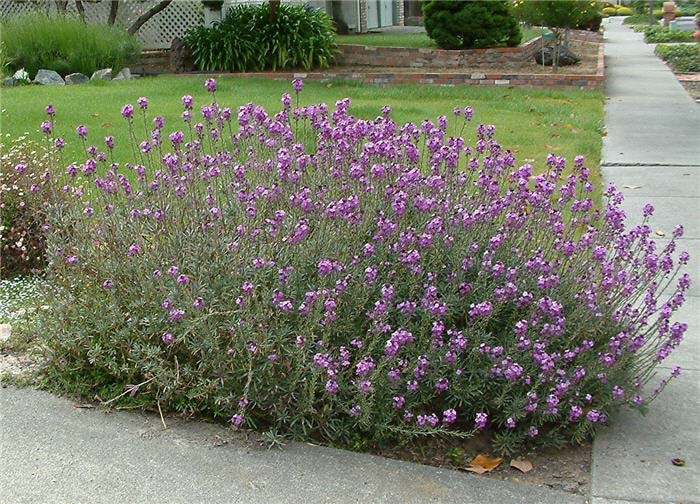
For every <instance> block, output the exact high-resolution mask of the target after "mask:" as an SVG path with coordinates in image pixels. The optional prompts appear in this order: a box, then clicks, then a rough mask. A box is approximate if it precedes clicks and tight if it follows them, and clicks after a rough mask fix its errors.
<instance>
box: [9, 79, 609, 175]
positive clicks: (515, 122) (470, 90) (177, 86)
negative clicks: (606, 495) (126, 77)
mask: <svg viewBox="0 0 700 504" xmlns="http://www.w3.org/2000/svg"><path fill="white" fill-rule="evenodd" d="M203 81H204V77H203V76H194V77H189V76H188V77H176V76H161V77H151V78H144V79H139V80H135V81H126V82H111V83H93V84H86V85H82V86H44V87H41V86H23V87H15V88H3V89H2V94H1V95H0V101H1V103H2V104H1V106H0V108H2V114H0V131H1V132H2V137H3V138H5V137H6V135H10V136H12V137H16V136H18V135H21V134H23V133H25V132H26V133H29V134H30V135H32V136H33V137H35V138H37V139H38V138H40V134H39V132H38V129H39V125H40V123H41V121H42V120H44V119H45V118H46V116H45V114H44V106H45V105H46V104H48V103H50V104H52V105H53V106H54V107H55V109H56V112H57V115H56V120H55V129H56V134H58V135H60V136H63V137H65V139H66V141H67V146H66V150H65V152H64V154H65V155H64V162H65V163H66V164H67V163H68V162H71V161H78V160H80V159H81V152H82V151H81V149H82V147H81V144H80V142H79V141H78V138H77V136H76V135H75V128H76V126H77V125H79V124H85V125H87V127H88V141H89V142H93V143H97V144H99V145H100V146H101V147H102V139H103V138H104V136H106V135H114V136H115V138H116V148H115V154H116V157H117V160H119V161H122V162H127V161H131V160H132V154H131V150H130V147H129V146H128V144H127V139H128V129H127V125H126V121H125V120H124V119H122V117H121V116H120V108H121V106H122V105H123V104H125V103H132V104H134V107H135V108H137V110H138V107H136V99H137V98H138V97H139V96H146V97H148V98H149V100H150V105H149V108H148V117H149V124H150V118H152V117H154V116H155V115H163V116H164V117H165V118H166V127H165V130H166V132H168V133H169V132H171V131H174V130H176V129H185V128H184V125H183V123H182V122H181V121H180V119H179V116H180V113H181V111H182V106H181V104H180V97H181V96H182V95H185V94H191V95H192V96H194V98H195V108H197V106H199V105H202V104H204V103H206V100H207V99H208V96H207V93H206V91H205V89H204V86H203ZM218 86H219V91H218V92H217V100H218V101H219V103H221V104H222V105H223V106H230V107H232V108H234V110H235V108H236V107H238V106H240V105H241V104H244V103H247V102H250V101H252V102H256V103H259V104H261V105H264V106H265V107H268V109H269V110H272V111H277V110H279V108H278V107H280V102H279V97H280V95H281V93H283V92H291V91H292V90H291V86H290V84H289V83H288V82H283V81H272V80H265V79H248V78H233V77H224V78H220V79H218ZM343 97H350V98H351V99H352V106H351V112H352V113H353V114H355V115H357V116H361V117H365V118H374V117H377V115H379V114H380V112H381V108H382V106H383V105H391V106H392V108H393V111H394V113H393V117H394V118H395V120H396V121H399V122H406V121H413V122H416V123H419V122H420V121H421V120H423V119H425V118H433V119H435V118H436V117H437V116H439V115H441V114H445V115H447V116H448V117H452V110H453V109H454V107H458V106H459V107H465V106H471V107H473V108H474V111H475V114H474V124H478V123H480V122H481V123H485V124H494V125H495V126H496V128H497V129H496V131H497V137H498V139H499V141H500V142H501V144H502V145H503V146H504V147H505V148H509V149H512V150H513V151H514V152H515V153H516V157H517V160H518V162H520V163H524V162H526V161H527V162H534V163H535V164H536V166H541V165H542V164H543V161H544V159H545V157H546V155H547V153H548V152H553V153H555V154H558V155H564V156H566V157H567V158H573V156H575V155H576V154H583V155H585V156H586V157H587V159H588V160H589V164H590V166H591V167H595V168H597V166H598V164H599V161H600V150H601V142H602V138H601V132H602V129H603V95H602V93H601V92H598V91H578V90H571V91H564V90H536V89H508V88H502V87H481V86H480V87H470V86H463V87H435V86H425V85H401V86H393V87H377V86H370V85H361V84H357V83H333V84H324V83H318V82H310V81H309V82H307V83H306V84H305V87H304V91H303V92H302V102H303V103H313V102H320V101H323V102H326V103H328V104H329V105H330V106H332V105H333V104H334V103H335V102H336V100H338V99H340V98H343ZM136 117H137V118H138V119H139V120H138V121H137V122H136V124H137V125H138V126H139V128H138V132H139V135H141V133H142V131H143V124H142V121H141V119H140V117H139V114H138V113H137V116H136ZM458 123H459V124H461V119H460V121H458ZM454 132H455V129H450V133H451V134H452V133H454ZM465 135H466V138H467V139H468V141H470V142H473V141H474V137H475V134H474V129H473V128H471V129H468V130H466V132H465ZM83 159H84V158H83ZM595 172H597V170H595Z"/></svg>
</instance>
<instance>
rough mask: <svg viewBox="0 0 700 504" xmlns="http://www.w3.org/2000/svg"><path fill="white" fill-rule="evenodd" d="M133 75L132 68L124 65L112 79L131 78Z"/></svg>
mask: <svg viewBox="0 0 700 504" xmlns="http://www.w3.org/2000/svg"><path fill="white" fill-rule="evenodd" d="M131 79H133V77H132V76H131V70H129V68H127V67H124V68H122V69H121V70H119V73H118V74H117V75H116V76H115V77H114V79H112V80H131Z"/></svg>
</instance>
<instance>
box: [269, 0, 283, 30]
mask: <svg viewBox="0 0 700 504" xmlns="http://www.w3.org/2000/svg"><path fill="white" fill-rule="evenodd" d="M280 2H281V0H270V24H275V22H276V21H277V12H278V11H279V9H280Z"/></svg>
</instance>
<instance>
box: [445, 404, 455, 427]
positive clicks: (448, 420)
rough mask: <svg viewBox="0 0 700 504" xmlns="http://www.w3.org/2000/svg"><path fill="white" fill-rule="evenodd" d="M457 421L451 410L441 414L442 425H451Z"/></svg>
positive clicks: (453, 411)
mask: <svg viewBox="0 0 700 504" xmlns="http://www.w3.org/2000/svg"><path fill="white" fill-rule="evenodd" d="M456 421H457V412H456V411H455V410H454V409H453V408H450V409H446V410H445V411H443V412H442V423H444V424H448V425H449V424H453V423H455V422H456Z"/></svg>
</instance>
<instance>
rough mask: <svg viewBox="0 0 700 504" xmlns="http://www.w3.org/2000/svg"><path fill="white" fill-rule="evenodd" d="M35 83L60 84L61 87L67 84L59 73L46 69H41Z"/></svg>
mask: <svg viewBox="0 0 700 504" xmlns="http://www.w3.org/2000/svg"><path fill="white" fill-rule="evenodd" d="M34 82H35V83H36V84H45V85H48V84H58V85H60V86H62V85H63V84H65V82H64V81H63V78H62V77H61V76H60V75H58V73H56V72H54V71H53V70H46V69H45V68H40V69H39V71H38V72H37V74H36V77H34Z"/></svg>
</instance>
